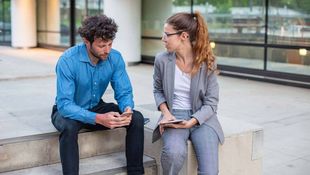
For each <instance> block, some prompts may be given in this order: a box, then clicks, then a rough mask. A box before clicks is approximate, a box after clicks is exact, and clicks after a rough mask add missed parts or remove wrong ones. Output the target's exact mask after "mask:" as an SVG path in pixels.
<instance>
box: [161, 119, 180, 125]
mask: <svg viewBox="0 0 310 175" xmlns="http://www.w3.org/2000/svg"><path fill="white" fill-rule="evenodd" d="M183 121H185V120H183V119H175V120H169V121H166V122H162V123H160V124H161V125H162V124H178V123H181V122H183Z"/></svg>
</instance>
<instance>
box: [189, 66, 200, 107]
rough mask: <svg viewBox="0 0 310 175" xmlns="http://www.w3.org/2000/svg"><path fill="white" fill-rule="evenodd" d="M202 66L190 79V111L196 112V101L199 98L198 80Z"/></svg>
mask: <svg viewBox="0 0 310 175" xmlns="http://www.w3.org/2000/svg"><path fill="white" fill-rule="evenodd" d="M201 71H203V70H202V66H200V68H199V70H198V72H197V73H196V74H195V75H194V76H193V77H192V79H191V86H190V98H191V99H192V100H191V101H192V109H193V111H196V103H195V102H196V101H197V98H198V96H199V93H198V91H199V80H200V76H201Z"/></svg>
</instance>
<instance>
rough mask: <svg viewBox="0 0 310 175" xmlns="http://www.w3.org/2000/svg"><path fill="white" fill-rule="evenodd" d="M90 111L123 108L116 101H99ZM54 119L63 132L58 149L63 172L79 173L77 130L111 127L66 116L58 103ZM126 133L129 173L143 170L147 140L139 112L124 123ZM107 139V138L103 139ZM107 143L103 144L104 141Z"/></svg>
mask: <svg viewBox="0 0 310 175" xmlns="http://www.w3.org/2000/svg"><path fill="white" fill-rule="evenodd" d="M90 111H93V112H96V113H106V112H110V111H114V112H120V111H119V108H118V106H117V105H116V104H114V103H105V102H103V101H100V102H99V104H98V105H97V106H95V107H94V108H93V109H90ZM51 118H52V123H53V125H54V126H55V128H56V129H57V130H58V131H59V132H60V136H59V150H60V158H61V164H62V170H63V174H64V175H78V174H79V147H78V133H79V131H80V130H81V129H82V128H86V129H90V130H93V131H95V130H107V129H109V128H107V127H104V126H102V125H91V124H85V123H82V122H80V121H77V120H72V119H69V118H65V117H63V116H61V115H60V114H59V112H58V111H57V106H54V107H53V112H52V115H51ZM125 128H126V130H127V134H126V159H127V173H128V175H138V174H144V168H143V143H144V123H143V116H142V114H141V113H140V112H138V111H134V113H133V115H132V120H131V123H130V125H129V126H126V127H125ZM103 143H104V141H103ZM103 146H104V145H103Z"/></svg>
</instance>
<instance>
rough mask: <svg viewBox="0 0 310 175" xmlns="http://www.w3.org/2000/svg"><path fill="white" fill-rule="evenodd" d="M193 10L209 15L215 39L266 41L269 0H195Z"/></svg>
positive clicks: (207, 18)
mask: <svg viewBox="0 0 310 175" xmlns="http://www.w3.org/2000/svg"><path fill="white" fill-rule="evenodd" d="M193 10H194V11H199V12H201V13H202V15H203V16H204V17H205V19H206V21H207V24H208V27H209V33H210V38H212V39H213V40H218V41H237V42H250V43H263V42H264V36H265V1H262V0H246V1H244V0H234V1H232V0H194V6H193Z"/></svg>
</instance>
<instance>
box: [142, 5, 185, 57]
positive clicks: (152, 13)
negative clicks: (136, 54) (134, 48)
mask: <svg viewBox="0 0 310 175" xmlns="http://www.w3.org/2000/svg"><path fill="white" fill-rule="evenodd" d="M190 4H191V3H190V0H170V1H168V0H156V1H154V0H144V1H142V37H143V39H142V49H141V50H142V55H147V56H155V55H156V53H158V52H161V51H163V50H165V49H164V47H163V43H162V42H161V40H160V39H161V37H162V32H163V27H164V23H165V21H166V19H167V18H168V17H169V16H171V15H172V14H174V13H177V12H190V9H191V8H190ZM159 11H160V13H158V12H159ZM148 37H149V38H148Z"/></svg>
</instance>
